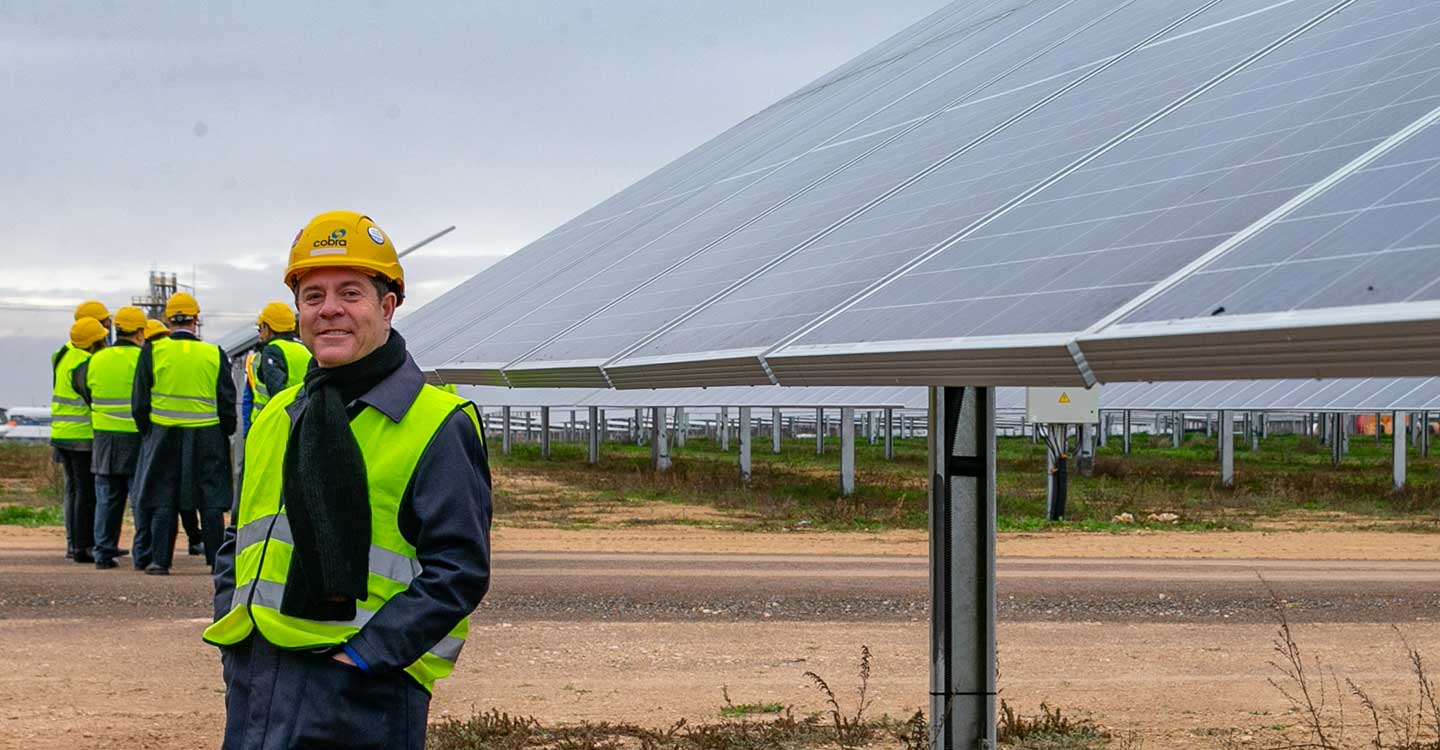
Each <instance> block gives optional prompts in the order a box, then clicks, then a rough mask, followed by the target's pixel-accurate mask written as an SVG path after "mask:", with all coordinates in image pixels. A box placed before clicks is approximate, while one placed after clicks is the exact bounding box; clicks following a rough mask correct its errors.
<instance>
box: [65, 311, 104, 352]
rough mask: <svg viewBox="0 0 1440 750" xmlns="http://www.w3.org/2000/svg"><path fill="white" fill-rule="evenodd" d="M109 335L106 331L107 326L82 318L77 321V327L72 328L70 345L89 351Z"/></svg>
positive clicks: (88, 318)
mask: <svg viewBox="0 0 1440 750" xmlns="http://www.w3.org/2000/svg"><path fill="white" fill-rule="evenodd" d="M108 335H110V332H109V331H107V330H105V326H102V325H100V321H98V320H96V319H94V318H90V317H85V318H81V319H79V320H77V321H75V325H72V326H70V343H72V344H74V345H75V346H77V347H79V348H81V349H89V348H90V347H92V346H94V345H95V342H97V341H100V340H101V339H104V338H105V337H106V336H108Z"/></svg>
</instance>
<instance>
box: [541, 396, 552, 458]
mask: <svg viewBox="0 0 1440 750" xmlns="http://www.w3.org/2000/svg"><path fill="white" fill-rule="evenodd" d="M540 457H541V458H549V457H550V407H548V406H542V407H540Z"/></svg>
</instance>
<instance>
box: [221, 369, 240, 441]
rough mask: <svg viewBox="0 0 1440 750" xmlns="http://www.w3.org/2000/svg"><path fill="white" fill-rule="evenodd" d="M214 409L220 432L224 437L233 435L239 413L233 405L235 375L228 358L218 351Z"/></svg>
mask: <svg viewBox="0 0 1440 750" xmlns="http://www.w3.org/2000/svg"><path fill="white" fill-rule="evenodd" d="M215 408H216V410H217V416H219V417H220V431H221V432H223V433H225V434H226V435H234V434H235V423H236V422H237V421H239V418H240V417H239V412H238V411H237V408H236V405H235V373H234V372H232V371H231V370H230V358H229V357H227V356H225V350H224V349H221V350H220V381H219V382H218V383H216V384H215Z"/></svg>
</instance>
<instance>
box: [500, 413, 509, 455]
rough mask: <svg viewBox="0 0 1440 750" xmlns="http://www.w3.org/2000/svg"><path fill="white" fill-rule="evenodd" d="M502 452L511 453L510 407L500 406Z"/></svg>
mask: <svg viewBox="0 0 1440 750" xmlns="http://www.w3.org/2000/svg"><path fill="white" fill-rule="evenodd" d="M500 452H501V453H504V454H505V455H507V456H508V455H510V407H508V406H502V407H500Z"/></svg>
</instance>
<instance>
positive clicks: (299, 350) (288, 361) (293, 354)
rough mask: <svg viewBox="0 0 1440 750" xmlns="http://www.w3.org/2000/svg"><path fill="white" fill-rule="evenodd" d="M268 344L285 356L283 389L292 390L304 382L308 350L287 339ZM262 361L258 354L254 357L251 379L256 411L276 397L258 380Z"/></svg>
mask: <svg viewBox="0 0 1440 750" xmlns="http://www.w3.org/2000/svg"><path fill="white" fill-rule="evenodd" d="M270 344H273V345H274V346H277V347H279V348H280V353H281V354H283V355H285V388H294V387H295V386H297V385H300V384H301V383H303V382H305V371H306V370H307V369H309V368H310V359H311V357H310V350H309V349H306V348H305V345H304V344H301V343H299V342H296V341H291V340H289V339H274V340H272V341H271V342H270ZM267 346H268V344H267ZM264 353H265V350H264V349H261V350H260V354H264ZM262 359H263V357H261V356H260V355H258V354H257V355H256V356H255V362H254V371H253V377H252V379H251V382H252V383H253V384H254V392H255V408H256V409H262V408H264V407H265V404H268V403H270V399H272V398H274V397H275V395H276V394H274V393H271V392H270V389H269V388H268V387H267V386H266V385H265V381H264V380H262V379H261V378H260V361H261V360H262ZM282 390H283V389H282Z"/></svg>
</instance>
